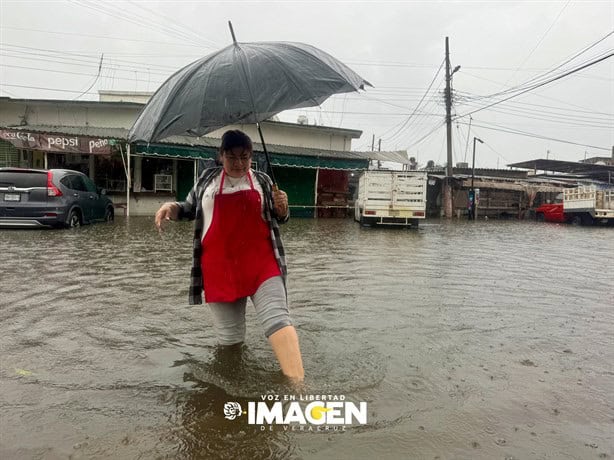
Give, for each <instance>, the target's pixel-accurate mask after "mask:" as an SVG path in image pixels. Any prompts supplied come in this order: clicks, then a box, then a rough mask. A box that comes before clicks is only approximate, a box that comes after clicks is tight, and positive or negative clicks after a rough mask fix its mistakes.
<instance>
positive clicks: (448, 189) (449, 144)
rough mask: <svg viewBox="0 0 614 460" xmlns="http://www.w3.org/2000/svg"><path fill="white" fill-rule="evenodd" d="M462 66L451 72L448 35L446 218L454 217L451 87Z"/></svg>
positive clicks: (444, 201)
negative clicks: (454, 75)
mask: <svg viewBox="0 0 614 460" xmlns="http://www.w3.org/2000/svg"><path fill="white" fill-rule="evenodd" d="M459 69H460V66H456V67H455V68H454V70H452V72H450V47H449V45H448V37H446V93H445V100H446V141H447V148H448V155H447V161H448V164H447V165H446V179H445V182H444V186H443V205H444V214H445V216H446V218H448V219H450V218H451V217H452V208H453V203H452V176H453V174H454V169H453V167H454V165H453V164H452V92H451V89H450V82H451V80H452V75H453V74H454V72H456V71H458V70H459Z"/></svg>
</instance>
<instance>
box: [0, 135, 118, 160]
mask: <svg viewBox="0 0 614 460" xmlns="http://www.w3.org/2000/svg"><path fill="white" fill-rule="evenodd" d="M0 139H2V140H4V141H7V142H10V143H11V144H13V145H14V146H15V147H17V148H18V149H28V150H43V151H47V152H58V153H90V154H93V155H110V154H111V144H110V143H109V139H100V138H98V139H97V138H94V137H84V136H67V135H63V134H46V133H32V132H27V131H20V130H11V129H0Z"/></svg>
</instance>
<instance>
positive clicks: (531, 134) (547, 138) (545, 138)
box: [459, 122, 610, 151]
mask: <svg viewBox="0 0 614 460" xmlns="http://www.w3.org/2000/svg"><path fill="white" fill-rule="evenodd" d="M459 123H461V124H468V123H465V122H459ZM488 124H490V125H492V126H497V128H493V127H491V126H484V125H477V124H475V123H474V124H473V126H477V127H479V128H484V129H490V130H492V131H500V132H503V133H509V134H517V135H520V136H526V137H534V138H536V139H543V140H548V141H555V142H561V143H563V144H571V145H580V146H582V147H590V148H593V149H599V150H605V151H609V150H610V149H609V148H607V147H598V146H595V145H590V144H583V143H579V142H573V141H568V140H564V139H557V138H554V137H547V136H542V135H540V134H535V133H529V132H526V131H519V130H512V129H505V128H504V127H502V126H500V125H496V124H494V123H488Z"/></svg>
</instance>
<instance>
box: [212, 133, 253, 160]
mask: <svg viewBox="0 0 614 460" xmlns="http://www.w3.org/2000/svg"><path fill="white" fill-rule="evenodd" d="M235 147H243V148H244V149H246V150H249V151H250V152H252V151H253V146H252V140H251V139H250V138H249V136H248V135H247V134H245V133H244V132H243V131H240V130H238V129H230V130H228V131H226V132H225V133H224V135H223V136H222V144H221V145H220V155H223V154H224V152H228V151H230V150H232V149H234V148H235Z"/></svg>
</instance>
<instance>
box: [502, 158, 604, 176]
mask: <svg viewBox="0 0 614 460" xmlns="http://www.w3.org/2000/svg"><path fill="white" fill-rule="evenodd" d="M508 166H511V167H513V168H524V169H533V170H535V169H537V170H539V171H556V172H562V173H595V172H604V171H614V166H612V165H599V164H594V163H580V162H577V161H561V160H543V159H539V160H529V161H521V162H520V163H512V164H510V165H508Z"/></svg>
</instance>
